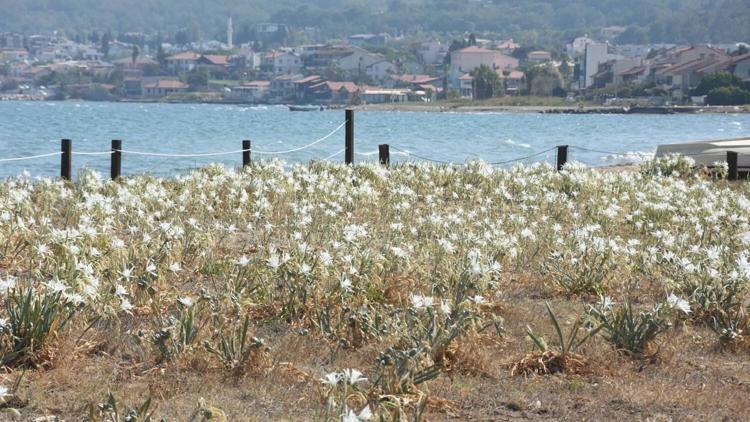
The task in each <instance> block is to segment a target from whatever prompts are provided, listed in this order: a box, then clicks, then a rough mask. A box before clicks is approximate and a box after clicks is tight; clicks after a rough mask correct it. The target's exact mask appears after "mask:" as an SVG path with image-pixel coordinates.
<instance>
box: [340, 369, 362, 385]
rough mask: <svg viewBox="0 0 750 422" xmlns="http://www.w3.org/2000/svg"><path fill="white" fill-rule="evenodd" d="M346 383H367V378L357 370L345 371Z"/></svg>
mask: <svg viewBox="0 0 750 422" xmlns="http://www.w3.org/2000/svg"><path fill="white" fill-rule="evenodd" d="M343 375H344V381H346V382H348V383H349V384H356V383H358V382H363V381H367V378H365V377H363V376H362V372H361V371H359V370H357V369H344V372H343Z"/></svg>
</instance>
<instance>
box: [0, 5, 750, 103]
mask: <svg viewBox="0 0 750 422" xmlns="http://www.w3.org/2000/svg"><path fill="white" fill-rule="evenodd" d="M314 29H315V28H305V29H304V31H302V30H301V29H299V28H298V29H297V30H299V31H302V32H297V35H299V34H309V35H310V36H309V37H307V38H306V39H305V41H308V42H307V43H302V42H300V43H289V42H288V41H289V36H290V34H291V32H290V31H291V29H290V27H288V26H286V25H284V24H278V23H261V24H257V25H254V26H253V27H252V31H253V32H252V33H253V37H254V38H255V40H254V41H252V42H244V43H240V42H235V41H236V38H237V37H238V34H237V33H236V32H235V27H234V26H233V23H232V21H231V18H230V19H228V20H227V26H226V40H223V41H217V40H210V39H208V40H206V39H199V40H192V41H190V42H187V41H182V42H176V41H177V40H176V39H169V40H167V41H169V42H165V41H164V40H162V39H157V40H155V39H154V38H153V36H152V38H151V39H150V40H149V35H147V34H142V33H131V32H127V33H124V34H119V35H118V36H113V37H112V39H111V40H110V41H109V42H108V44H107V48H106V49H105V48H104V47H103V45H102V44H101V42H100V41H101V39H99V40H98V41H93V38H92V40H89V39H82V38H80V37H79V38H76V40H73V39H70V38H67V37H65V36H64V35H62V34H59V33H52V34H35V35H28V36H26V35H20V34H13V33H7V32H6V33H0V69H1V70H2V73H1V74H0V77H1V78H2V79H1V80H0V91H2V90H4V91H5V92H4V94H5V96H6V97H7V95H12V94H13V93H15V92H21V91H23V92H28V91H29V89H26V88H24V89H21V88H19V87H21V86H23V87H29V88H36V87H40V89H39V90H38V91H39V92H42V93H44V95H48V96H53V95H54V96H55V98H67V97H73V98H77V96H79V95H81V96H84V95H85V96H86V98H94V99H107V100H110V99H118V98H122V99H141V100H161V99H164V98H169V99H170V100H174V101H179V100H181V99H190V98H210V100H211V101H229V102H247V103H260V102H263V103H292V102H294V103H301V104H348V103H377V102H403V101H426V102H428V101H435V100H437V99H439V98H455V97H459V98H466V99H474V98H475V92H474V87H475V85H476V84H475V82H476V81H474V77H473V76H472V75H473V72H474V71H475V70H476V69H477V68H479V67H480V66H482V65H484V66H487V67H489V68H490V69H492V70H494V72H495V73H496V74H497V77H498V80H499V81H500V83H501V84H502V90H499V91H502V95H526V94H528V93H530V92H531V91H532V89H531V86H532V83H533V82H534V81H533V80H531V79H529V78H534V77H538V75H539V72H535V71H532V70H534V69H535V67H536V68H542V67H543V68H545V69H553V70H555V71H556V72H558V73H559V75H560V78H561V79H562V82H561V83H560V82H557V80H550V81H548V82H550V83H553V84H558V85H559V86H557V88H555V89H554V92H555V95H566V96H567V97H575V96H580V97H583V98H586V99H589V100H591V99H594V100H599V99H601V100H602V101H603V100H604V99H606V98H607V97H608V96H611V95H612V92H614V90H613V89H614V88H616V87H621V86H626V87H630V88H631V89H630V92H635V91H638V92H639V93H644V92H646V93H648V95H650V96H651V97H654V98H653V99H652V98H651V97H649V101H652V100H653V101H657V100H658V101H661V102H665V101H670V102H677V103H690V102H691V101H701V100H700V99H699V98H697V97H696V96H694V95H692V91H693V90H694V88H695V87H696V86H697V85H698V84H700V82H701V81H702V80H703V78H704V77H705V75H708V74H712V73H715V72H722V71H724V72H730V73H733V74H734V75H735V76H737V77H738V78H739V80H742V81H745V83H750V58H749V57H750V55H748V52H747V51H748V50H747V44H744V43H740V42H738V43H729V44H726V45H721V46H717V45H708V44H694V45H671V44H648V45H645V44H644V45H640V44H617V43H616V41H617V40H618V39H620V38H621V36H622V34H624V32H621V29H622V28H621V27H608V28H602V29H601V30H600V31H598V32H596V34H597V36H596V37H593V36H589V35H587V34H584V35H582V36H579V37H576V38H574V39H572V40H570V41H569V42H568V43H567V44H565V45H564V46H562V45H561V46H558V47H552V48H539V47H535V48H533V49H532V48H529V46H522V45H521V44H520V43H519V42H517V41H515V40H514V39H492V38H491V37H484V38H477V37H476V36H474V35H473V34H472V35H471V36H468V37H466V34H462V35H460V36H459V38H458V39H456V38H455V35H449V36H421V37H416V36H415V37H411V38H408V37H404V35H403V34H386V33H381V34H353V35H349V36H344V37H342V38H339V39H338V40H336V41H332V42H325V40H321V39H320V33H319V31H315V30H314ZM245 36H247V33H245ZM305 36H307V35H305ZM84 38H85V37H84ZM222 38H223V37H222ZM597 38H599V39H597ZM309 41H312V42H309ZM321 41H322V42H321ZM523 47H526V48H523ZM528 75H530V76H528ZM550 77H552V78H553V79H554V78H557V76H555V74H554V72H553V74H552V75H551V76H550ZM534 86H539V81H536V85H534ZM41 88H43V89H41ZM636 88H638V89H637V90H636ZM552 91H553V90H552V89H549V90H547V91H545V92H546V93H545V94H543V95H551V94H550V93H551V92H552ZM623 92H625V91H623ZM641 95H642V94H641ZM655 97H661V99H657V98H655Z"/></svg>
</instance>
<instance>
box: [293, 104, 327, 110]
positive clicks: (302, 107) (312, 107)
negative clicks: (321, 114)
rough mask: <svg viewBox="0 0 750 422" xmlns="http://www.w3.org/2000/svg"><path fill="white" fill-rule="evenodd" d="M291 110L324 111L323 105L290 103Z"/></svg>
mask: <svg viewBox="0 0 750 422" xmlns="http://www.w3.org/2000/svg"><path fill="white" fill-rule="evenodd" d="M287 107H289V111H322V110H323V106H316V105H290V106H287Z"/></svg>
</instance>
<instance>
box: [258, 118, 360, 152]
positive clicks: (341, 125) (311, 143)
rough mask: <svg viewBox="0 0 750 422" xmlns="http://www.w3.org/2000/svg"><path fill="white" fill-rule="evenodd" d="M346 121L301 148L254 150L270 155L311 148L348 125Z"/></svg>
mask: <svg viewBox="0 0 750 422" xmlns="http://www.w3.org/2000/svg"><path fill="white" fill-rule="evenodd" d="M346 123H347V120H345V121H344V123H342V124H340V125H338V127H337V128H336V129H334V130H332V131H331V132H330V133H329V134H328V135H326V136H324V137H322V138H320V139H318V140H317V141H313V142H310V143H309V144H307V145H303V146H301V147H299V148H293V149H288V150H284V151H256V150H253V152H255V153H256V154H269V155H271V154H289V153H291V152H297V151H302V150H303V149H307V148H310V147H311V146H313V145H315V144H319V143H321V142H323V141H325V140H326V139H328V138H330V137H331V136H333V135H334V134H335V133H336V132H338V131H339V130H340V129H341V128H342V127H344V125H346Z"/></svg>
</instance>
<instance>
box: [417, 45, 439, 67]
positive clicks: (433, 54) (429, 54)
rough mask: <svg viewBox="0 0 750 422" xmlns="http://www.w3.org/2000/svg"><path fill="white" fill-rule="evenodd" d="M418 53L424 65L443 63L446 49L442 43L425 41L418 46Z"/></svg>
mask: <svg viewBox="0 0 750 422" xmlns="http://www.w3.org/2000/svg"><path fill="white" fill-rule="evenodd" d="M416 53H417V55H418V56H419V59H420V60H421V62H422V63H423V64H438V63H442V62H443V59H444V58H445V54H446V49H445V47H444V46H443V44H441V43H440V41H425V42H422V43H419V44H417V48H416Z"/></svg>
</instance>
